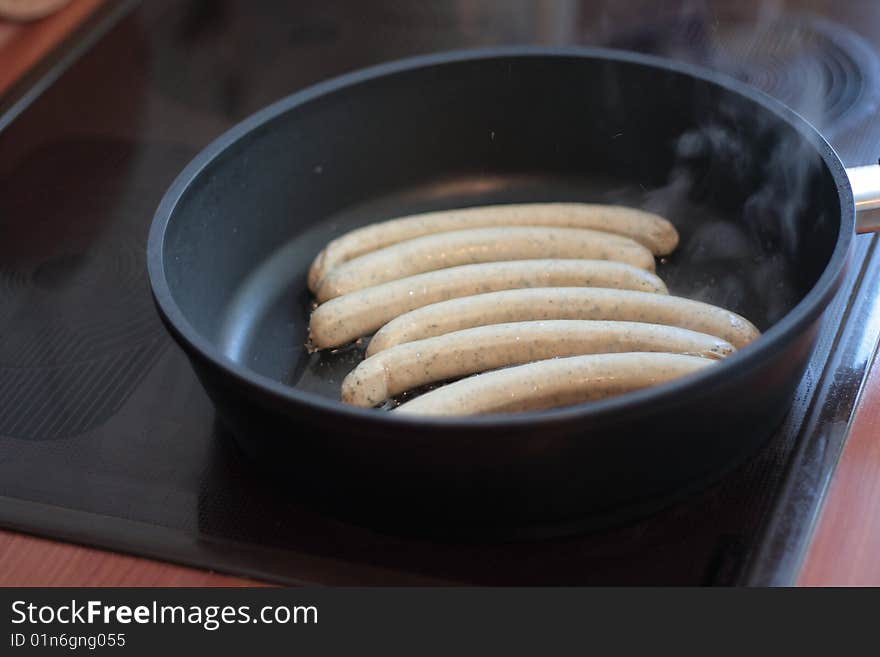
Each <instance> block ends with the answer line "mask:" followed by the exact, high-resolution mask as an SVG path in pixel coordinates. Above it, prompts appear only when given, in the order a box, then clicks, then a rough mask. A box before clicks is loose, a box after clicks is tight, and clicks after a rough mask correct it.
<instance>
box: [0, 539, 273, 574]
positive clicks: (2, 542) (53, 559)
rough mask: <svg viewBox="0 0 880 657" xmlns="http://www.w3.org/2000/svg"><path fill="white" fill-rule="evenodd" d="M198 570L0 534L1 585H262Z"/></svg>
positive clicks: (66, 544)
mask: <svg viewBox="0 0 880 657" xmlns="http://www.w3.org/2000/svg"><path fill="white" fill-rule="evenodd" d="M261 585H262V584H260V582H255V581H252V580H245V579H239V578H236V577H228V576H225V575H219V574H217V573H211V572H207V571H202V570H196V569H194V568H184V567H181V566H173V565H170V564H166V563H162V562H159V561H151V560H149V559H141V558H138V557H130V556H126V555H121V554H115V553H112V552H105V551H103V550H94V549H91V548H84V547H79V546H77V545H70V544H69V543H59V542H57V541H49V540H45V539H41V538H34V537H32V536H25V535H23V534H14V533H11V532H4V531H0V586H261Z"/></svg>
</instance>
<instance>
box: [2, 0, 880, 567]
mask: <svg viewBox="0 0 880 657" xmlns="http://www.w3.org/2000/svg"><path fill="white" fill-rule="evenodd" d="M515 43H534V44H554V45H565V44H590V45H604V46H610V47H617V48H627V49H632V50H639V51H643V52H651V53H656V54H660V55H664V56H668V57H672V58H676V59H681V60H685V61H690V62H693V63H699V64H703V65H706V66H709V67H712V68H715V69H719V70H722V71H725V72H727V73H729V74H731V75H734V76H737V77H739V78H741V79H743V80H746V81H747V82H749V83H751V84H754V85H755V86H757V87H759V88H761V89H764V90H765V91H767V92H768V93H770V94H773V95H775V96H777V97H778V98H780V99H782V100H783V101H785V102H787V103H789V104H790V105H792V106H793V107H794V108H795V109H797V110H798V111H800V112H801V113H802V114H804V115H805V116H807V117H808V118H809V119H810V120H811V121H813V122H814V123H815V124H816V125H817V126H818V127H819V128H820V129H821V130H822V131H823V132H824V134H825V135H826V136H827V137H828V139H829V140H830V141H831V142H832V144H833V145H834V146H835V147H836V148H837V149H838V151H839V153H840V154H841V156H842V157H843V158H844V160H845V161H846V163H847V164H851V165H854V164H863V163H867V162H871V161H875V160H876V159H877V156H878V155H880V125H873V126H872V125H871V121H870V120H869V119H870V118H871V116H872V114H873V113H874V112H876V108H877V104H878V99H880V50H878V48H877V47H875V45H873V44H877V43H880V4H876V3H846V4H845V5H844V4H842V3H839V2H838V3H832V2H820V1H815V0H814V1H811V2H806V1H804V2H766V3H761V2H752V3H749V2H746V3H741V2H737V3H733V2H706V3H691V2H668V3H653V2H645V1H639V0H632V1H628V2H611V1H610V0H609V1H608V2H577V1H572V0H558V1H557V2H549V3H548V2H538V1H537V0H535V1H531V0H513V1H503V2H502V1H500V0H498V1H480V2H477V1H475V0H442V1H440V0H438V1H436V2H430V3H414V2H403V1H396V2H395V1H389V0H373V1H371V2H368V3H367V2H355V1H354V0H351V1H348V2H344V1H339V0H321V1H320V2H316V1H312V0H302V1H300V2H297V3H281V2H267V1H259V0H252V1H248V2H245V1H238V2H233V1H231V0H151V2H148V3H147V2H145V3H137V2H108V3H106V4H105V6H104V8H103V9H102V10H100V11H99V12H98V14H96V15H95V16H94V17H93V18H92V19H91V20H90V21H89V22H88V23H87V24H86V25H85V26H84V27H83V28H82V29H80V30H78V31H77V33H76V34H74V35H73V36H72V37H71V39H70V40H69V41H68V42H67V43H66V44H65V45H64V46H63V47H62V48H60V49H59V50H58V51H57V52H56V53H54V54H53V55H52V56H51V57H50V58H49V60H48V61H47V62H45V63H44V64H42V65H41V66H39V67H38V68H37V69H36V70H35V71H33V72H32V73H31V74H30V75H29V76H28V77H27V78H26V79H24V80H22V81H21V83H20V84H18V85H17V86H16V87H15V88H14V89H13V90H12V92H11V93H9V94H8V95H7V96H6V97H5V98H2V99H0V526H3V527H7V528H11V529H15V530H20V531H26V532H32V533H35V534H40V535H45V536H51V537H57V538H61V539H67V540H72V541H77V542H82V543H86V544H91V545H97V546H103V547H107V548H112V549H118V550H123V551H128V552H132V553H137V554H142V555H148V556H155V557H158V558H162V559H168V560H172V561H177V562H182V563H188V564H194V565H198V566H202V567H207V568H212V569H215V570H221V571H226V572H231V573H240V574H245V575H251V576H255V577H260V578H264V579H268V580H272V581H278V582H313V583H327V584H412V583H475V584H661V583H662V584H735V583H753V584H768V583H790V582H792V581H793V578H794V577H795V575H796V572H797V569H798V565H799V563H800V559H801V557H802V555H803V549H804V546H805V545H806V542H807V540H808V537H809V535H810V531H811V528H812V526H813V522H814V519H815V515H816V512H817V509H818V506H819V504H820V502H821V500H822V497H823V495H824V491H825V488H826V486H827V482H828V479H829V477H830V474H831V473H832V471H833V468H834V465H835V463H836V460H837V457H838V455H839V453H840V450H841V447H842V445H843V442H844V441H845V438H846V433H847V424H848V421H849V419H850V417H851V415H852V411H853V408H854V405H855V403H856V400H857V395H858V392H859V388H860V385H861V382H862V380H863V377H864V374H865V370H866V367H867V364H868V363H869V362H870V359H871V358H872V356H873V353H874V349H875V346H876V345H875V344H874V336H876V335H877V332H878V328H880V307H878V302H877V301H875V298H876V297H877V296H878V295H877V294H876V290H877V287H878V282H880V281H878V278H880V266H878V264H880V263H878V259H880V255H878V254H877V253H876V246H875V242H876V240H875V239H874V238H869V237H860V238H859V239H857V244H856V249H855V253H854V257H853V261H852V266H851V268H850V270H849V276H848V278H847V280H846V283H845V285H844V289H843V290H841V293H840V295H839V296H838V298H837V300H836V302H835V303H834V304H833V306H832V307H830V308H829V310H828V311H827V313H826V320H825V328H824V330H823V333H822V335H821V337H820V341H819V345H818V347H817V349H816V352H815V354H814V356H813V359H812V361H811V364H810V367H809V369H808V371H807V373H806V375H805V377H804V380H803V382H802V384H801V386H800V389H799V391H798V394H797V397H796V400H795V403H794V405H793V407H792V410H791V413H790V415H789V417H788V419H787V420H786V423H785V425H784V426H783V427H781V429H780V430H779V432H778V433H777V435H776V436H775V437H774V438H773V439H772V440H771V441H770V443H769V444H768V445H767V446H766V447H765V448H764V449H763V450H762V452H761V453H759V454H758V455H756V456H755V458H753V459H752V460H751V461H750V462H748V463H747V464H745V465H743V466H741V467H740V468H738V469H737V470H736V471H735V472H733V473H732V474H730V475H729V476H727V477H726V478H724V479H723V480H722V481H721V482H719V483H718V484H716V485H714V486H712V487H711V488H709V489H707V490H705V491H703V492H701V493H698V494H696V495H695V496H692V497H690V498H688V499H687V500H685V501H683V502H681V503H679V504H677V505H675V506H672V507H669V508H667V509H665V510H663V511H661V512H659V513H656V514H655V515H652V516H651V517H648V518H645V519H643V520H640V521H637V522H634V523H632V524H628V525H625V526H619V527H615V528H613V529H608V530H605V531H601V532H594V533H591V534H586V535H583V536H575V537H570V538H564V539H553V540H543V541H531V542H520V543H484V544H480V543H473V542H472V543H466V544H465V543H454V542H438V541H427V540H416V539H410V538H403V537H395V536H389V535H384V534H379V533H376V532H374V531H371V530H369V529H366V528H361V527H354V526H351V525H347V524H344V523H342V522H339V521H336V520H334V519H332V518H329V517H326V516H323V515H321V514H320V513H317V512H315V511H313V510H310V509H308V508H305V507H303V506H302V505H300V504H298V501H297V500H296V499H294V498H293V497H291V496H290V495H289V494H287V493H286V492H285V490H284V488H283V486H279V485H278V483H277V482H273V481H271V480H269V479H267V478H266V477H265V476H263V475H262V474H261V472H260V471H259V470H258V469H257V468H255V467H253V466H252V465H250V464H248V463H247V462H246V461H245V460H244V459H243V457H242V456H241V455H240V454H239V453H238V452H237V450H236V449H235V447H234V446H233V444H232V441H231V440H230V439H229V438H228V436H227V435H226V434H225V433H224V430H223V428H222V427H221V426H219V425H218V423H217V421H216V419H215V416H214V412H213V410H212V407H211V405H210V403H209V401H208V399H207V398H206V396H205V394H204V393H203V391H202V389H201V387H200V386H199V385H198V383H197V382H196V380H195V377H194V375H193V373H192V371H191V369H190V367H189V365H188V363H187V361H186V359H185V358H184V356H183V355H182V353H181V352H180V351H179V349H178V348H177V347H176V346H175V345H174V344H173V343H172V341H171V340H170V338H169V337H168V335H167V334H166V332H165V330H164V329H163V327H162V325H161V323H160V321H159V319H158V317H157V315H156V312H155V310H154V308H153V305H152V301H151V298H150V294H149V287H148V283H147V278H146V272H145V265H144V246H145V241H146V235H147V228H148V226H149V223H150V220H151V218H152V214H153V211H154V209H155V208H156V206H157V204H158V201H159V199H160V198H161V196H162V194H163V193H164V191H165V189H166V188H167V186H168V185H169V183H170V182H171V180H172V179H173V178H174V177H175V175H176V174H177V173H178V172H179V171H180V169H181V168H182V167H183V166H184V165H185V164H186V163H187V161H188V160H189V159H190V158H192V157H193V156H194V155H195V154H196V153H197V152H198V151H199V150H200V149H201V148H203V147H204V146H205V145H206V144H207V143H208V142H209V141H210V140H212V139H213V138H214V137H216V136H217V135H219V134H220V133H221V132H222V131H224V130H225V129H226V128H228V127H230V126H231V125H232V124H234V123H235V122H237V121H238V120H240V119H242V118H244V117H245V116H247V115H248V114H250V113H252V112H254V111H256V110H257V109H259V108H261V107H262V106H264V105H266V104H268V103H270V102H272V101H274V100H277V99H278V98H281V97H283V96H285V95H287V94H290V93H292V92H294V91H296V90H298V89H301V88H303V87H305V86H307V85H309V84H311V83H314V82H317V81H319V80H323V79H326V78H328V77H331V76H334V75H337V74H340V73H343V72H346V71H350V70H353V69H355V68H359V67H362V66H366V65H369V64H374V63H377V62H381V61H387V60H390V59H395V58H399V57H404V56H407V55H413V54H419V53H426V52H432V51H438V50H448V49H453V48H460V47H477V46H488V45H498V44H515ZM875 123H876V122H875Z"/></svg>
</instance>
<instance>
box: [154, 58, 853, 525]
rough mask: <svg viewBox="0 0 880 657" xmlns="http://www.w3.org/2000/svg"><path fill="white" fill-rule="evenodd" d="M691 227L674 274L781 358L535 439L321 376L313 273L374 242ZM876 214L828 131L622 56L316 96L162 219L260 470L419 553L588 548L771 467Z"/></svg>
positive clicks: (493, 422)
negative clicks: (537, 545)
mask: <svg viewBox="0 0 880 657" xmlns="http://www.w3.org/2000/svg"><path fill="white" fill-rule="evenodd" d="M527 201H590V202H603V203H622V204H626V205H632V206H636V207H643V208H647V209H650V210H654V211H657V212H659V213H661V214H664V215H666V216H667V217H669V218H670V219H671V220H672V221H673V222H674V223H675V225H676V226H677V228H678V229H679V231H680V233H681V237H682V240H681V245H680V247H679V248H678V250H677V251H676V252H675V253H674V254H673V255H672V256H670V257H669V258H667V259H665V260H663V261H661V262H660V263H659V265H658V272H659V274H660V276H661V277H663V278H664V279H665V280H666V281H667V283H668V284H669V287H670V289H671V291H672V293H674V294H679V295H682V296H687V297H692V298H696V299H702V300H706V301H709V302H711V303H716V304H719V305H722V306H725V307H728V308H730V309H732V310H735V311H737V312H739V313H741V314H742V315H744V316H746V317H748V318H750V319H751V320H752V321H753V322H755V323H756V324H757V325H758V326H759V328H761V329H762V330H763V331H765V334H764V335H763V336H762V337H761V339H760V340H758V341H757V342H756V343H754V344H753V345H751V346H749V347H747V348H745V349H743V350H742V351H741V352H739V353H737V354H735V355H734V356H733V357H731V358H729V359H728V360H726V361H724V362H722V363H720V364H718V365H717V366H714V367H712V368H709V369H708V370H706V371H705V372H703V373H700V374H698V375H695V376H693V377H690V378H688V379H685V380H681V381H678V382H674V383H671V384H667V385H664V386H660V387H657V388H653V389H649V390H644V391H640V392H636V393H632V394H629V395H625V396H623V397H619V398H616V399H610V400H605V401H600V402H593V403H589V404H584V405H580V406H576V407H570V408H564V409H557V410H552V411H545V412H540V413H526V414H518V415H511V416H487V417H480V418H460V419H430V420H429V419H403V418H401V417H393V416H391V415H389V414H387V413H385V412H382V411H379V410H363V409H355V408H351V407H347V406H344V405H343V404H342V403H341V402H339V401H338V395H339V385H340V383H341V380H342V378H343V377H344V375H345V374H346V373H347V372H348V371H349V370H350V369H351V368H352V367H353V366H354V365H355V364H356V363H357V362H358V361H359V359H360V358H361V357H362V346H360V347H359V346H357V345H355V346H352V347H347V348H343V349H340V350H338V351H337V352H334V353H323V354H313V355H309V354H308V352H307V351H306V349H305V348H304V343H305V341H306V333H307V324H308V315H309V312H310V309H311V303H312V300H311V298H310V295H309V293H308V290H307V287H306V271H307V269H308V266H309V264H310V262H311V260H312V258H313V257H314V255H315V254H316V253H317V252H318V251H319V250H320V249H321V247H322V246H323V245H324V244H325V243H326V242H327V241H328V240H330V239H331V238H333V237H334V236H337V235H339V234H341V233H342V232H345V231H347V230H349V229H351V228H353V227H356V226H360V225H364V224H367V223H371V222H375V221H378V220H381V219H385V218H389V217H393V216H399V215H402V214H407V213H412V212H419V211H426V210H434V209H443V208H453V207H462V206H469V205H479V204H489V203H510V202H527ZM853 216H854V211H853V204H852V194H851V191H850V189H849V187H848V185H847V184H846V178H845V174H844V170H843V168H842V166H841V164H840V162H839V160H838V158H837V157H836V155H835V154H834V153H833V151H832V150H831V149H830V147H829V146H828V145H827V143H826V142H825V141H824V140H823V139H822V138H821V136H820V135H818V134H817V133H816V132H815V130H813V128H811V127H810V126H809V125H808V124H807V123H806V122H805V121H803V120H802V119H801V118H799V117H798V116H797V115H795V114H794V113H792V112H790V111H788V110H787V109H785V108H784V107H782V106H780V105H779V104H777V103H775V102H773V101H772V100H770V99H768V98H767V97H765V96H763V95H761V94H759V93H758V92H755V91H752V90H751V89H749V88H747V87H744V86H742V85H739V84H737V83H735V82H732V81H729V80H727V79H725V78H719V77H716V76H714V75H712V74H707V73H704V72H699V71H696V70H693V69H691V68H688V67H684V66H680V65H674V64H670V63H668V62H665V61H662V60H658V59H655V58H650V57H645V56H641V55H633V54H626V53H614V52H608V51H601V50H592V49H581V50H571V49H566V50H548V49H534V48H516V49H500V50H492V51H478V52H467V53H452V54H444V55H436V56H429V57H423V58H417V59H412V60H407V61H403V62H399V63H393V64H389V65H384V66H380V67H377V68H373V69H369V70H366V71H363V72H358V73H355V74H351V75H348V76H345V77H343V78H340V79H337V80H333V81H330V82H327V83H323V84H320V85H317V86H316V87H312V88H311V89H308V90H306V91H304V92H301V93H298V94H295V95H293V96H291V97H289V98H287V99H284V100H282V101H280V102H279V103H276V104H275V105H273V106H271V107H269V108H268V109H266V110H264V111H262V112H260V113H258V114H257V115H255V116H253V117H252V118H250V119H248V120H246V121H245V122H243V123H242V124H240V125H239V126H237V127H236V128H233V129H232V130H231V131H229V132H228V133H227V134H225V135H224V136H222V137H221V138H220V139H218V140H217V141H216V142H214V143H213V144H212V145H211V146H209V147H208V148H207V149H206V150H205V151H204V152H203V153H202V154H201V155H200V156H199V157H198V158H197V159H196V160H195V161H194V162H193V163H192V164H191V165H190V166H189V167H187V169H186V170H185V171H184V172H183V173H182V174H181V175H180V177H179V178H178V179H177V181H176V182H175V183H174V184H173V186H172V188H171V189H170V190H169V192H168V194H167V195H166V197H165V199H164V200H163V202H162V204H161V206H160V208H159V209H158V211H157V214H156V218H155V221H154V224H153V228H152V231H151V234H150V241H149V253H148V260H149V267H150V277H151V282H152V285H153V290H154V294H155V297H156V300H157V304H158V307H159V309H160V312H161V314H162V315H163V318H164V319H165V321H166V324H167V325H168V327H169V329H170V330H171V332H172V333H173V335H174V336H175V337H176V339H177V340H178V342H179V343H180V344H181V346H182V347H183V348H184V349H185V350H186V352H187V354H188V355H189V356H190V358H191V360H192V363H193V365H194V368H195V370H196V372H197V374H198V375H199V377H200V379H201V381H202V382H203V384H204V385H205V388H206V390H207V391H208V393H209V394H210V395H211V397H212V399H213V400H214V402H215V404H216V406H217V410H218V413H219V415H220V417H221V419H223V421H224V422H225V423H226V425H227V426H228V427H229V428H230V429H231V432H232V433H233V435H234V436H235V438H236V440H237V442H238V443H239V444H240V446H241V447H242V448H243V450H244V451H245V453H246V454H248V455H249V456H250V457H251V458H254V459H255V460H257V461H259V462H261V463H262V464H263V465H265V466H268V467H269V468H271V469H272V470H274V471H276V472H280V473H282V474H283V475H284V481H286V482H287V483H288V484H289V485H290V486H291V487H293V488H294V489H295V490H296V491H297V492H298V494H301V495H303V496H305V497H306V498H307V499H309V500H312V501H313V502H315V503H316V504H319V505H321V506H323V507H325V508H328V509H330V510H332V511H333V512H336V513H339V514H341V515H344V516H346V517H350V518H354V519H356V520H358V521H362V522H369V523H373V524H376V523H379V524H382V525H384V526H386V527H390V528H392V529H394V530H396V531H404V532H406V531H424V530H429V531H434V532H439V533H443V532H445V531H462V530H463V531H481V532H482V531H489V532H492V531H494V530H496V529H498V530H499V531H503V530H504V528H510V527H528V528H534V527H559V526H565V527H571V526H581V525H583V524H590V522H591V519H598V518H602V519H607V518H609V517H614V516H616V515H618V514H620V513H624V512H625V510H626V509H633V508H644V507H646V506H652V505H655V504H658V503H660V502H662V501H663V500H665V499H669V498H670V497H672V496H675V495H676V494H680V493H681V492H682V491H684V490H687V489H690V488H693V487H694V486H698V485H701V484H703V483H705V482H707V481H710V480H711V479H712V478H714V477H717V476H719V474H720V473H722V472H724V471H725V470H727V469H729V468H731V467H733V466H734V465H736V464H738V463H741V462H742V461H743V460H745V459H747V458H748V457H749V456H750V455H751V454H753V453H754V452H755V451H756V450H757V449H758V448H759V447H760V446H761V444H762V443H763V442H764V441H765V439H766V438H767V437H768V436H769V435H770V433H771V432H772V430H773V429H774V427H775V426H777V425H778V423H779V422H780V421H781V419H782V418H783V416H784V414H785V412H786V409H787V408H788V405H789V402H790V399H791V395H792V394H793V391H794V388H795V386H796V385H797V382H798V380H799V378H800V376H801V374H802V372H803V368H804V367H805V364H806V361H807V358H808V356H809V353H810V351H811V349H812V347H813V344H814V340H815V334H816V331H817V328H818V321H819V318H820V313H821V311H822V310H823V308H824V307H825V305H826V304H827V302H828V301H829V300H830V299H831V297H832V295H833V294H834V292H835V290H836V288H837V285H838V284H839V280H840V277H841V274H842V271H843V268H844V266H845V262H846V258H847V253H848V249H849V244H850V240H851V234H852V230H853Z"/></svg>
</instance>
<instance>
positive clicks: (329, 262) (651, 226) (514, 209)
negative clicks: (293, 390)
mask: <svg viewBox="0 0 880 657" xmlns="http://www.w3.org/2000/svg"><path fill="white" fill-rule="evenodd" d="M491 226H557V227H561V228H590V229H593V230H601V231H604V232H608V233H616V234H618V235H625V236H626V237H631V238H632V239H634V240H636V241H637V242H640V243H641V244H644V245H645V246H646V247H648V248H649V249H650V250H651V251H652V252H653V253H654V254H655V255H667V254H669V253H672V251H674V250H675V247H676V246H678V232H677V231H676V230H675V227H674V226H673V225H672V224H671V223H670V222H669V221H668V220H666V219H664V218H663V217H660V216H658V215H656V214H652V213H650V212H645V211H644V210H637V209H635V208H628V207H624V206H619V205H598V204H592V203H520V204H513V205H492V206H482V207H473V208H460V209H456V210H444V211H441V212H426V213H424V214H415V215H410V216H407V217H399V218H397V219H391V220H388V221H383V222H380V223H375V224H370V225H369V226H364V227H363V228H357V229H355V230H353V231H351V232H348V233H345V234H344V235H341V236H340V237H337V238H336V239H334V240H333V241H332V242H330V243H329V244H328V245H327V246H326V247H325V248H324V250H322V251H321V252H320V253H319V254H318V255H317V257H316V258H315V260H314V262H313V263H312V266H311V268H310V269H309V289H310V290H311V291H312V292H316V291H317V290H318V285H319V284H320V282H321V279H323V278H324V276H325V275H326V274H327V272H328V271H330V270H331V269H333V267H335V266H336V265H339V264H341V263H343V262H347V261H348V260H352V259H353V258H356V257H358V256H361V255H363V254H365V253H369V252H370V251H375V250H377V249H382V248H384V247H386V246H391V245H392V244H397V243H398V242H403V241H405V240H411V239H413V238H416V237H422V236H423V235H431V234H433V233H442V232H446V231H452V230H463V229H465V228H488V227H491Z"/></svg>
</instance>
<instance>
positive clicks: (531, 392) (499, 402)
mask: <svg viewBox="0 0 880 657" xmlns="http://www.w3.org/2000/svg"><path fill="white" fill-rule="evenodd" d="M714 362H716V361H713V360H709V359H708V358H700V357H699V356H686V355H681V354H663V353H641V352H630V353H623V354H594V355H588V356H570V357H568V358H554V359H551V360H541V361H538V362H536V363H529V364H527V365H517V366H515V367H509V368H507V369H503V370H496V371H494V372H487V373H485V374H477V375H476V376H472V377H470V378H467V379H462V380H461V381H456V382H455V383H450V384H449V385H446V386H443V387H441V388H437V389H436V390H432V391H430V392H426V393H425V394H423V395H421V396H419V397H416V398H415V399H413V400H411V401H408V402H406V403H404V404H401V405H400V406H398V407H397V408H396V409H394V410H393V411H391V412H392V413H399V414H405V415H479V414H484V413H517V412H522V411H533V410H539V409H543V408H556V407H559V406H569V405H572V404H580V403H582V402H586V401H591V400H594V399H602V398H604V397H611V396H614V395H620V394H623V393H625V392H630V391H632V390H638V389H640V388H646V387H648V386H652V385H657V384H660V383H665V382H667V381H671V380H673V379H677V378H679V377H682V376H686V375H688V374H692V373H694V372H697V371H699V370H701V369H702V368H704V367H707V366H709V365H711V364H712V363H714Z"/></svg>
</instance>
